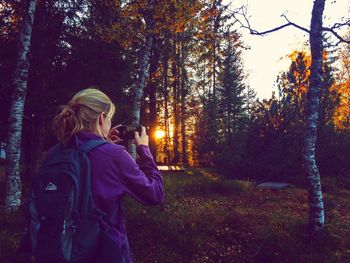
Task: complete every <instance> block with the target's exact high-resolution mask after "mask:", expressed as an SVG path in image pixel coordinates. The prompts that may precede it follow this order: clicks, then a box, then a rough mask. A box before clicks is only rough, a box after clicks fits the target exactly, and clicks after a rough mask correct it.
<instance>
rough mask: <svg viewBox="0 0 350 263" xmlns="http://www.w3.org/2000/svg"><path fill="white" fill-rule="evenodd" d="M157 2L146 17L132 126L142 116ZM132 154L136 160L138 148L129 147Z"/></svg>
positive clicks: (152, 1)
mask: <svg viewBox="0 0 350 263" xmlns="http://www.w3.org/2000/svg"><path fill="white" fill-rule="evenodd" d="M154 3H155V0H149V4H148V11H147V13H146V15H145V21H146V42H145V46H144V48H143V51H142V52H141V56H140V72H139V74H138V81H137V85H135V97H134V104H133V110H132V124H133V125H138V124H140V115H141V99H142V96H143V92H144V89H145V86H146V82H147V80H148V78H149V64H150V63H149V61H150V56H151V48H152V45H153V34H152V30H153V16H152V15H151V13H150V12H153V9H154ZM129 152H130V154H131V155H132V156H133V157H134V158H136V147H135V145H134V144H131V147H130V145H129Z"/></svg>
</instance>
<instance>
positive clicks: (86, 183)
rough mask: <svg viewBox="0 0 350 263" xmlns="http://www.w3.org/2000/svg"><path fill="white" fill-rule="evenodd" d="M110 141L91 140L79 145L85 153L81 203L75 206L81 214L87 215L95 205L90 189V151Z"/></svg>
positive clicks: (80, 194) (79, 148)
mask: <svg viewBox="0 0 350 263" xmlns="http://www.w3.org/2000/svg"><path fill="white" fill-rule="evenodd" d="M106 143H108V142H107V141H105V140H102V139H98V140H89V141H87V142H85V143H83V144H81V145H79V146H78V150H80V151H81V152H83V153H84V154H85V157H84V158H83V166H82V174H83V175H84V176H83V177H82V178H81V179H82V180H81V184H82V185H81V188H80V189H81V192H80V193H79V196H80V198H79V200H80V202H79V204H76V205H75V206H74V210H76V209H78V211H79V212H80V214H81V215H86V214H88V213H91V212H93V211H91V210H90V208H92V207H95V205H94V202H93V200H92V195H91V189H90V160H89V157H88V155H87V154H88V152H89V151H91V150H92V149H94V148H96V147H98V146H100V145H103V144H106Z"/></svg>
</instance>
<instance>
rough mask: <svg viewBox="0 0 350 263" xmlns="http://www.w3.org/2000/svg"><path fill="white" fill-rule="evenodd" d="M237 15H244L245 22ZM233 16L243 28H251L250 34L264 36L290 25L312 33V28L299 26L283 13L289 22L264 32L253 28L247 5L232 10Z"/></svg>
mask: <svg viewBox="0 0 350 263" xmlns="http://www.w3.org/2000/svg"><path fill="white" fill-rule="evenodd" d="M237 15H240V16H242V17H243V19H244V23H243V22H242V21H241V20H240V19H239V18H238V17H237ZM232 16H233V17H234V19H235V20H236V21H237V22H238V23H239V24H240V25H241V27H242V28H246V29H248V30H249V32H250V34H252V35H259V36H263V35H266V34H269V33H272V32H275V31H278V30H280V29H282V28H285V27H288V26H293V27H296V28H298V29H300V30H302V31H305V32H306V33H308V34H309V33H310V30H309V29H306V28H305V27H302V26H299V25H298V24H295V23H293V22H291V21H290V20H289V19H288V18H287V16H286V15H285V14H282V15H281V16H282V17H284V19H286V21H287V23H285V24H283V25H281V26H278V27H275V28H272V29H269V30H265V31H262V32H259V31H257V30H255V29H253V28H252V27H251V25H250V23H249V19H248V17H247V8H246V7H245V6H242V7H240V8H239V9H238V10H236V11H233V12H232Z"/></svg>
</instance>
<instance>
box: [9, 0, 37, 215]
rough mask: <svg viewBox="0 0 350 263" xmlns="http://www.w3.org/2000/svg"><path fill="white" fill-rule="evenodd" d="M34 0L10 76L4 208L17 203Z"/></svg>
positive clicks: (18, 203) (14, 206)
mask: <svg viewBox="0 0 350 263" xmlns="http://www.w3.org/2000/svg"><path fill="white" fill-rule="evenodd" d="M35 8H36V1H35V0H30V1H29V2H28V11H27V14H26V17H25V18H24V20H23V25H22V28H21V30H20V32H19V41H18V44H19V48H18V59H17V67H16V72H15V78H14V90H13V94H12V104H11V109H10V116H9V131H8V137H7V138H8V140H7V144H6V159H7V167H6V199H5V206H6V208H7V209H8V210H16V209H17V208H18V207H19V205H20V204H21V179H20V174H19V172H20V171H19V162H20V156H21V136H22V124H23V111H24V103H25V97H26V93H27V80H28V69H29V58H28V54H29V52H30V40H31V36H32V28H33V22H34V13H35Z"/></svg>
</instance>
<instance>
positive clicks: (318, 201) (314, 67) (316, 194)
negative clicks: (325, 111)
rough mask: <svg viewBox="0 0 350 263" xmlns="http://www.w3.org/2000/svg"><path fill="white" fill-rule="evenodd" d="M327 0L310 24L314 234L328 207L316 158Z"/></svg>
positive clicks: (308, 151)
mask: <svg viewBox="0 0 350 263" xmlns="http://www.w3.org/2000/svg"><path fill="white" fill-rule="evenodd" d="M324 6H325V0H315V1H314V6H313V9H312V18H311V27H310V47H311V58H312V64H311V73H310V87H309V89H308V92H307V99H306V105H305V113H306V127H305V134H304V144H303V161H304V163H303V165H304V169H305V171H306V173H307V182H308V201H309V227H310V230H311V232H312V233H315V232H318V231H319V230H321V229H322V228H323V226H324V206H323V199H322V189H321V180H320V173H319V170H318V167H317V164H316V160H315V144H316V133H317V124H318V115H319V104H320V90H321V88H322V63H323V61H322V60H323V58H322V50H323V46H322V16H323V10H324Z"/></svg>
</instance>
